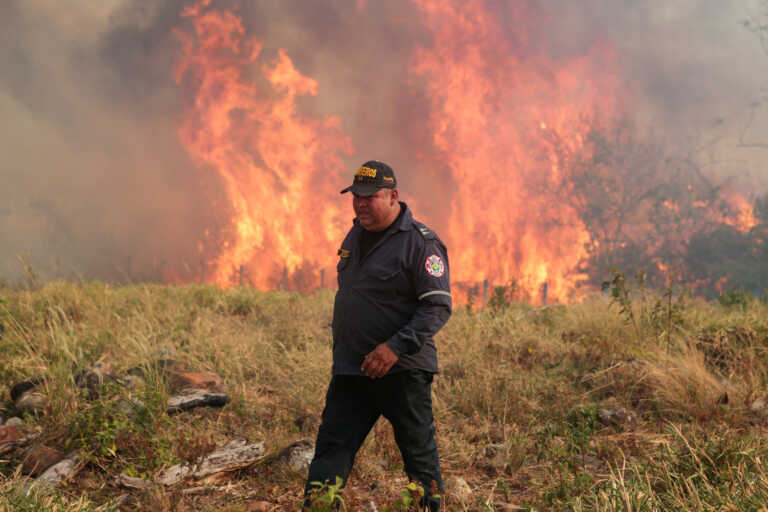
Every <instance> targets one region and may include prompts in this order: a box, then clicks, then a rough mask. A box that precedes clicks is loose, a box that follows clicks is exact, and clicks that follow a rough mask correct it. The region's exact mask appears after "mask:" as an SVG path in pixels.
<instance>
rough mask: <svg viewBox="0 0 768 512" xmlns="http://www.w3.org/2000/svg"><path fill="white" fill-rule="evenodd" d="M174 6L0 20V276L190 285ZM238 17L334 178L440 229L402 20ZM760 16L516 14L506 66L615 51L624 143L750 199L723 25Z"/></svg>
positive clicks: (191, 202)
mask: <svg viewBox="0 0 768 512" xmlns="http://www.w3.org/2000/svg"><path fill="white" fill-rule="evenodd" d="M187 3H188V2H184V1H181V0H163V1H150V0H130V1H129V0H104V1H101V2H96V3H94V2H90V1H86V0H72V1H69V2H66V3H62V2H56V1H54V0H31V1H29V0H6V1H5V2H3V3H2V4H0V112H2V116H0V155H2V161H1V162H0V185H1V186H0V279H6V280H10V281H14V280H16V279H18V278H19V277H20V276H21V275H22V270H23V269H22V265H21V264H20V263H19V261H18V257H19V256H22V257H23V258H25V260H27V263H29V264H30V265H31V266H32V268H35V269H38V270H39V271H41V272H42V273H43V275H44V276H46V277H48V278H53V277H58V276H69V277H71V276H83V277H85V278H100V279H109V280H142V279H182V280H184V279H188V278H189V276H194V275H196V271H197V268H198V265H199V264H200V262H199V256H198V252H197V242H198V240H200V239H202V238H203V237H204V233H205V232H206V231H209V232H211V231H212V232H216V231H217V230H221V229H223V228H224V224H225V223H226V215H225V214H226V208H227V207H226V205H225V204H224V200H223V197H224V196H223V193H222V190H221V184H220V183H219V182H218V180H217V178H216V176H215V173H213V172H211V170H210V169H205V168H200V167H198V166H196V165H195V164H194V163H193V162H191V161H190V159H189V157H188V155H187V154H186V152H185V151H184V150H183V149H182V148H181V146H180V144H179V141H178V138H177V134H176V132H177V130H178V128H179V125H180V119H181V114H182V112H183V109H184V107H185V101H188V100H189V98H185V94H184V90H183V89H182V88H180V87H179V86H178V85H177V84H176V83H175V82H174V79H173V68H174V65H175V62H176V60H177V58H178V53H179V41H178V39H177V38H176V37H175V36H174V33H173V31H174V30H175V29H177V28H179V27H183V25H184V23H185V22H184V21H183V20H181V18H180V16H179V13H180V12H181V10H182V8H183V6H184V5H185V4H187ZM487 3H488V4H489V6H490V7H491V10H492V12H493V13H494V15H495V16H497V17H498V18H499V19H500V20H502V21H503V23H504V25H505V26H506V27H507V28H508V30H509V32H510V34H513V33H514V32H515V31H516V30H518V29H519V27H518V26H517V24H519V23H521V17H520V14H519V12H518V10H517V7H515V6H514V5H513V4H504V3H498V2H492V1H490V0H488V2H487ZM237 4H238V2H235V1H234V0H227V1H220V2H216V5H225V6H230V7H235V6H236V5H237ZM241 4H242V5H240V6H239V7H237V9H238V10H237V12H238V14H239V15H240V16H241V17H242V18H243V22H244V24H245V26H246V29H247V30H248V32H249V34H251V35H253V36H255V37H257V38H258V39H259V40H260V41H262V42H263V44H264V49H263V52H264V54H265V55H267V56H270V55H272V56H274V55H276V53H277V51H278V49H279V48H285V49H286V51H287V53H288V54H289V55H290V57H291V59H292V60H293V61H294V63H295V65H296V67H297V68H298V69H299V70H300V71H301V72H302V73H303V74H304V75H306V76H309V77H312V78H314V79H316V80H317V81H318V82H319V84H320V88H319V92H318V95H317V96H316V97H307V98H304V99H302V103H301V104H300V108H301V109H302V111H303V112H304V113H306V114H307V115H318V116H322V115H336V116H339V117H340V118H341V120H342V127H341V129H342V131H343V132H345V133H346V134H348V135H349V136H350V137H351V138H352V141H353V145H354V147H355V149H356V153H355V154H354V155H352V156H344V161H345V164H347V166H348V168H349V169H350V170H352V169H353V168H355V167H356V165H357V164H359V163H360V162H362V161H365V160H368V159H371V158H375V159H380V160H384V161H386V162H388V163H390V164H391V165H392V166H393V167H394V168H395V170H396V171H397V172H398V177H399V180H400V182H401V188H402V193H403V195H404V197H405V198H406V200H407V201H409V203H412V204H415V205H416V211H417V213H419V212H421V213H422V217H426V218H425V220H427V221H428V222H430V223H432V224H433V225H437V226H438V227H440V225H441V222H442V220H441V219H439V218H436V216H437V215H438V212H440V211H441V210H440V208H439V207H436V206H434V204H435V203H439V198H441V197H444V196H445V195H446V193H448V192H449V191H450V189H451V184H450V183H448V182H446V181H445V180H441V179H440V178H441V176H444V173H443V169H442V168H441V165H442V163H441V160H440V155H439V154H437V152H436V151H435V149H434V148H433V145H432V141H431V138H430V137H431V135H430V134H429V132H428V130H427V129H426V128H425V126H426V120H427V119H428V118H429V114H430V112H429V102H428V101H426V98H425V97H424V94H425V93H424V91H423V89H422V87H421V84H420V83H419V80H417V79H415V78H413V77H412V76H410V74H409V66H410V63H411V59H412V54H413V52H414V50H415V49H416V48H418V47H424V48H429V45H430V37H429V34H428V33H427V32H426V31H425V29H424V28H423V27H422V25H421V23H420V19H419V11H418V10H417V9H416V8H415V6H414V5H413V4H412V3H411V2H410V1H408V0H392V1H388V2H361V1H359V0H357V1H356V0H333V1H329V2H322V3H318V2H306V1H303V0H284V1H281V2H273V1H269V0H262V1H252V2H241ZM520 4H521V5H522V3H520ZM510 5H512V7H510ZM760 5H761V2H760V0H745V1H744V2H733V3H723V2H720V1H718V0H706V1H696V0H680V1H677V2H673V3H671V4H669V5H661V4H659V5H657V4H655V3H643V4H638V3H637V2H631V1H630V0H623V1H620V2H617V1H615V0H598V1H596V2H592V3H590V8H589V9H585V8H584V6H583V5H582V4H579V3H575V2H566V1H562V0H558V1H552V2H530V6H529V7H528V8H527V9H526V11H527V12H528V13H529V14H530V15H531V16H532V17H534V18H535V20H536V30H535V32H533V33H531V34H530V35H529V37H528V39H527V47H526V48H524V49H521V51H524V52H541V53H544V54H548V55H551V56H553V57H554V58H562V59H567V58H572V57H573V56H578V55H582V54H583V53H584V52H585V50H586V49H588V48H590V47H592V46H593V45H595V44H606V45H608V46H610V47H612V48H614V51H615V59H616V62H617V63H618V73H619V74H620V77H618V78H619V81H620V83H621V84H623V86H624V88H625V89H626V93H627V94H626V97H625V98H624V99H625V101H626V105H625V109H626V110H627V112H628V114H629V115H630V116H631V117H632V118H633V120H634V121H635V122H636V125H637V127H638V130H644V131H646V132H648V133H652V134H653V135H654V137H656V138H659V139H661V140H664V141H668V142H669V145H670V146H671V147H674V148H675V150H676V151H681V152H687V153H691V154H695V155H696V156H697V158H699V159H700V160H701V161H702V162H703V163H704V164H705V168H706V169H705V170H706V171H707V172H708V173H710V174H711V175H712V176H713V178H715V179H725V178H727V177H735V178H734V181H735V182H737V183H738V184H739V185H738V186H740V187H741V188H742V189H749V190H753V191H758V192H762V191H764V190H766V189H767V188H768V178H766V176H768V172H766V171H768V168H766V164H765V163H764V162H765V161H766V159H765V157H764V156H765V150H764V149H759V148H749V147H746V146H749V145H750V144H749V143H750V142H761V143H768V140H760V139H761V134H765V133H768V115H761V114H763V112H762V111H761V110H760V108H759V107H757V106H755V105H754V103H755V102H758V101H763V96H765V95H766V92H765V90H764V88H765V87H766V86H768V56H766V55H765V54H764V53H763V50H762V48H761V46H760V42H759V39H758V38H757V37H756V36H755V35H754V34H752V33H750V32H749V31H748V30H746V29H745V28H744V27H743V26H742V22H743V20H745V19H747V18H749V17H750V16H754V15H756V14H757V13H759V12H760ZM513 7H514V8H513ZM500 65H503V63H500ZM753 110H754V111H755V112H756V116H755V118H754V121H753V122H752V124H751V125H749V126H748V122H749V119H750V113H751V112H752V111H753ZM350 174H351V172H350ZM340 185H343V183H342V184H340ZM321 200H324V199H321ZM327 200H328V201H345V200H346V198H343V199H342V198H336V197H334V198H328V199H327ZM350 217H351V214H350Z"/></svg>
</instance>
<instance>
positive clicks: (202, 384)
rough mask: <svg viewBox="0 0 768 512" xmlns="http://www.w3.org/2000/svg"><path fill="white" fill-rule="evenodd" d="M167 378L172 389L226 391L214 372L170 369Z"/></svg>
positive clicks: (220, 379) (222, 382)
mask: <svg viewBox="0 0 768 512" xmlns="http://www.w3.org/2000/svg"><path fill="white" fill-rule="evenodd" d="M168 378H169V380H170V384H171V389H172V390H173V391H178V390H181V389H201V390H205V391H213V392H215V393H224V392H225V391H226V389H225V387H224V381H223V380H222V378H221V377H220V376H219V374H217V373H214V372H187V371H179V370H171V371H169V372H168Z"/></svg>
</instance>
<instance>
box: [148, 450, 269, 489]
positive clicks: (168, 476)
mask: <svg viewBox="0 0 768 512" xmlns="http://www.w3.org/2000/svg"><path fill="white" fill-rule="evenodd" d="M263 455H264V443H263V442H260V443H255V444H247V442H246V441H245V439H233V440H232V441H230V442H228V443H227V444H225V445H224V446H221V447H219V448H216V449H215V450H213V451H212V452H211V453H209V454H208V455H205V456H203V457H201V458H200V460H199V461H198V462H197V463H195V464H177V465H175V466H171V467H170V468H167V469H166V470H164V471H162V472H161V473H160V475H159V476H158V479H157V482H158V483H160V484H162V485H175V484H177V483H179V482H181V481H182V480H184V479H185V478H203V477H206V476H208V475H212V474H214V473H221V472H223V471H234V470H236V469H240V468H244V467H247V466H250V465H251V464H253V463H254V462H256V461H257V460H259V459H260V458H261V457H262V456H263Z"/></svg>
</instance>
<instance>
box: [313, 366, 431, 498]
mask: <svg viewBox="0 0 768 512" xmlns="http://www.w3.org/2000/svg"><path fill="white" fill-rule="evenodd" d="M431 386H432V374H431V373H429V372H426V371H423V370H404V371H401V372H397V373H394V374H390V375H387V376H385V377H382V378H380V379H370V378H368V377H358V376H353V375H335V376H334V377H333V378H332V379H331V384H330V385H329V386H328V393H327V394H326V397H325V410H323V419H322V423H321V425H320V430H319V432H318V434H317V443H316V446H315V458H314V460H312V464H311V465H310V467H309V475H308V476H307V486H306V491H307V492H308V491H310V490H311V489H312V482H323V483H326V482H328V483H331V484H332V483H334V482H335V481H336V477H337V476H339V477H341V478H342V479H343V480H344V483H346V481H347V477H348V476H349V472H350V470H351V469H352V464H353V463H354V461H355V455H356V454H357V451H358V450H359V449H360V446H361V445H362V444H363V441H364V440H365V438H366V436H367V435H368V432H370V431H371V428H373V425H374V424H375V423H376V420H378V419H379V416H381V415H384V417H385V418H387V419H388V420H389V422H390V423H391V424H392V428H393V430H394V432H395V441H396V442H397V446H398V448H400V453H401V454H402V456H403V462H404V465H405V473H406V474H407V475H408V478H409V479H410V480H412V481H415V482H419V483H420V484H421V485H422V486H423V487H424V491H425V494H426V499H425V505H426V506H427V507H428V508H429V509H430V510H437V509H438V508H439V507H440V499H439V498H438V497H432V496H431V495H430V489H432V488H433V482H435V483H436V484H437V488H438V490H439V493H440V494H442V492H443V481H442V476H441V474H440V461H439V460H438V455H437V443H436V442H435V425H434V419H433V417H432V395H431Z"/></svg>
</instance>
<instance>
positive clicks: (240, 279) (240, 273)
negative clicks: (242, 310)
mask: <svg viewBox="0 0 768 512" xmlns="http://www.w3.org/2000/svg"><path fill="white" fill-rule="evenodd" d="M238 274H239V281H238V282H239V286H240V288H242V287H243V266H242V265H240V269H239V271H238Z"/></svg>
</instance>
